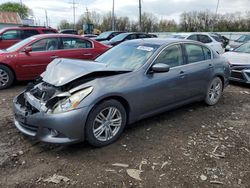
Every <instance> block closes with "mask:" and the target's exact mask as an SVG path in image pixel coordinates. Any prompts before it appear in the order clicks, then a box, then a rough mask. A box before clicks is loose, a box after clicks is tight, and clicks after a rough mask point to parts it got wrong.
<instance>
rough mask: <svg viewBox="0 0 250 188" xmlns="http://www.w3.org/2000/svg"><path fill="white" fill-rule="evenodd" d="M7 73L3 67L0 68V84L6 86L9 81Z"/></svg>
mask: <svg viewBox="0 0 250 188" xmlns="http://www.w3.org/2000/svg"><path fill="white" fill-rule="evenodd" d="M9 79H10V78H9V75H8V73H7V72H6V71H5V70H3V69H0V86H2V87H3V86H6V85H7V84H8V82H9Z"/></svg>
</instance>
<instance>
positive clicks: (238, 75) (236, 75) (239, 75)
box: [231, 71, 245, 80]
mask: <svg viewBox="0 0 250 188" xmlns="http://www.w3.org/2000/svg"><path fill="white" fill-rule="evenodd" d="M231 77H232V78H237V79H240V80H245V78H244V76H243V74H242V72H240V71H232V72H231Z"/></svg>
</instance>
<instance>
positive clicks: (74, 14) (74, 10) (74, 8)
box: [73, 0, 76, 29]
mask: <svg viewBox="0 0 250 188" xmlns="http://www.w3.org/2000/svg"><path fill="white" fill-rule="evenodd" d="M73 17H74V29H75V28H76V6H75V0H73Z"/></svg>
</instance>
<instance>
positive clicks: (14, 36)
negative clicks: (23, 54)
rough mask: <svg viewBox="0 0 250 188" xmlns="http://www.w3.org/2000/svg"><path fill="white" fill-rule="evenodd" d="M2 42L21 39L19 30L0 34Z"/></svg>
mask: <svg viewBox="0 0 250 188" xmlns="http://www.w3.org/2000/svg"><path fill="white" fill-rule="evenodd" d="M2 39H3V40H19V39H21V32H20V30H8V31H6V32H4V33H3V34H2Z"/></svg>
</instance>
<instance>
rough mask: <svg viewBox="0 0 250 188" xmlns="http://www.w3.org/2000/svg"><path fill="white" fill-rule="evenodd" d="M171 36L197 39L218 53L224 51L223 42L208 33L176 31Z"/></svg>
mask: <svg viewBox="0 0 250 188" xmlns="http://www.w3.org/2000/svg"><path fill="white" fill-rule="evenodd" d="M172 37H173V38H178V39H189V40H194V41H199V42H202V43H204V44H206V45H207V46H209V47H210V48H212V49H213V50H215V51H216V52H217V53H219V54H222V53H223V52H224V49H223V43H222V42H218V41H216V40H215V39H214V38H213V37H212V36H211V35H210V34H209V33H177V34H173V36H172Z"/></svg>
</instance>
